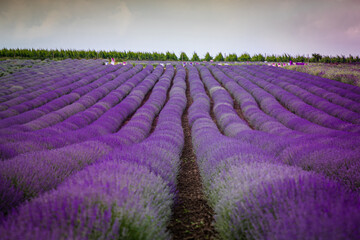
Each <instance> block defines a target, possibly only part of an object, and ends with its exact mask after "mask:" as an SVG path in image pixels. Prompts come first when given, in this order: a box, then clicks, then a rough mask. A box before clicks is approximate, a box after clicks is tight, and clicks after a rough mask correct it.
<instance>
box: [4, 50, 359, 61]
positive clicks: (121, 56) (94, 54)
mask: <svg viewBox="0 0 360 240" xmlns="http://www.w3.org/2000/svg"><path fill="white" fill-rule="evenodd" d="M0 58H27V59H41V60H45V59H52V60H61V59H66V58H72V59H83V58H84V59H111V58H115V60H116V61H119V62H122V61H128V60H139V61H141V60H143V61H189V58H188V56H187V55H186V54H185V53H184V52H182V53H181V54H180V57H179V58H178V57H177V56H176V54H175V53H171V52H169V51H167V52H166V53H159V52H152V53H151V52H132V51H116V50H110V51H104V50H100V51H96V50H93V49H92V50H91V49H88V50H75V49H50V50H49V49H34V48H32V49H19V48H13V49H7V48H3V49H0ZM212 59H213V57H212V56H211V55H210V53H209V52H207V53H206V55H205V57H204V58H203V59H202V60H203V61H207V62H209V61H210V60H212ZM214 60H215V61H219V62H221V61H224V60H226V61H229V62H235V61H240V62H246V61H261V62H262V61H265V60H266V61H268V62H289V61H290V60H291V61H293V62H307V61H308V59H307V58H306V57H304V56H300V55H297V56H295V57H292V56H291V55H289V54H286V53H285V54H282V55H274V54H272V55H267V56H266V59H265V57H264V56H263V55H262V54H255V55H253V56H250V54H248V53H243V54H242V55H240V56H239V57H238V56H237V55H236V54H235V53H233V54H229V55H228V56H226V59H224V57H223V55H222V53H219V54H218V55H217V56H216V57H215V59H214ZM191 61H200V58H199V56H198V54H197V53H196V52H194V54H193V56H192V58H191ZM309 61H310V62H321V63H336V64H339V63H360V58H359V56H352V55H349V56H348V57H346V56H344V55H341V56H339V55H337V56H326V55H324V56H322V55H320V54H319V53H313V54H312V57H311V58H310V59H309Z"/></svg>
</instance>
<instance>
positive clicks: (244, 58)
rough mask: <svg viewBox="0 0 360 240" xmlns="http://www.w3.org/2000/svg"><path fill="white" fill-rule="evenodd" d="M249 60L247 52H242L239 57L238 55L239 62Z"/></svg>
mask: <svg viewBox="0 0 360 240" xmlns="http://www.w3.org/2000/svg"><path fill="white" fill-rule="evenodd" d="M250 60H251V57H250V55H249V54H248V53H243V54H242V55H241V56H240V57H238V61H240V62H247V61H250Z"/></svg>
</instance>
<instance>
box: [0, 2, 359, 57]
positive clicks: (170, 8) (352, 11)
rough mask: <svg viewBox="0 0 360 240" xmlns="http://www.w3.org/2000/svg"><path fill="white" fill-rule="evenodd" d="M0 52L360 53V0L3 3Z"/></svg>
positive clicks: (0, 22)
mask: <svg viewBox="0 0 360 240" xmlns="http://www.w3.org/2000/svg"><path fill="white" fill-rule="evenodd" d="M0 32H1V37H0V48H3V47H6V48H17V47H19V48H48V49H54V48H58V49H59V48H64V49H69V48H70V49H95V50H114V49H115V50H119V51H122V50H132V51H149V52H153V51H159V52H166V51H170V52H174V53H176V54H177V55H178V56H179V53H180V52H181V51H185V52H186V53H187V54H188V55H189V56H190V57H191V56H192V53H193V52H194V51H196V52H197V53H198V54H199V55H200V57H202V56H203V55H205V53H206V52H210V54H211V55H213V56H214V55H216V54H217V53H218V52H222V53H227V54H228V53H236V54H238V55H239V54H242V53H244V52H247V53H250V54H251V55H253V54H256V53H262V54H283V53H289V54H292V55H297V54H300V55H306V54H311V53H315V52H316V53H320V54H326V55H337V54H339V55H340V54H344V55H348V54H352V55H360V0H301V1H299V0H182V1H172V0H167V1H166V0H123V1H118V0H103V1H97V0H61V1H60V0H59V1H53V0H31V1H30V0H0Z"/></svg>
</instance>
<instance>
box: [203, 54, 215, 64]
mask: <svg viewBox="0 0 360 240" xmlns="http://www.w3.org/2000/svg"><path fill="white" fill-rule="evenodd" d="M203 60H204V61H207V62H210V60H213V57H212V56H211V55H210V53H209V52H207V53H206V54H205V57H204V59H203Z"/></svg>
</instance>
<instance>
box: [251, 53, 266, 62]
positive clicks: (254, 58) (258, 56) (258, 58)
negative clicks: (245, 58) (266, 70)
mask: <svg viewBox="0 0 360 240" xmlns="http://www.w3.org/2000/svg"><path fill="white" fill-rule="evenodd" d="M251 61H253V62H263V61H265V57H264V56H263V55H262V54H255V55H254V56H252V57H251Z"/></svg>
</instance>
